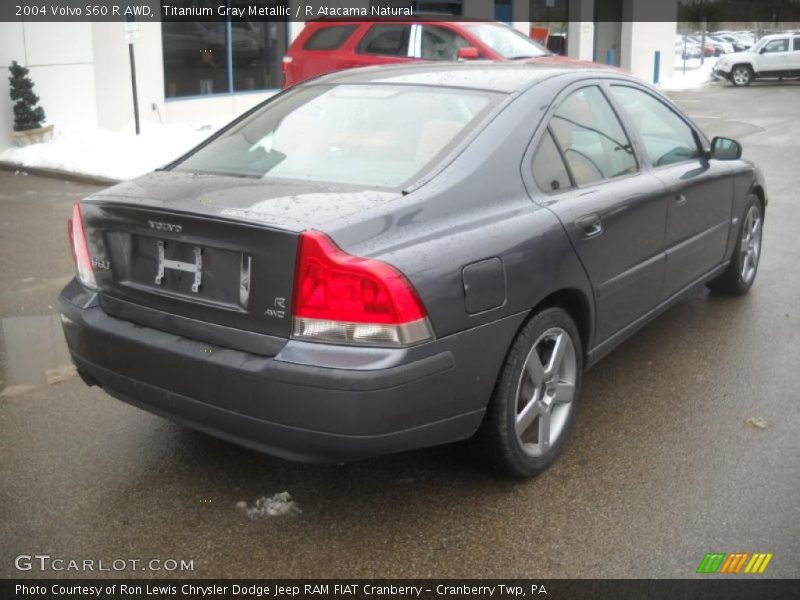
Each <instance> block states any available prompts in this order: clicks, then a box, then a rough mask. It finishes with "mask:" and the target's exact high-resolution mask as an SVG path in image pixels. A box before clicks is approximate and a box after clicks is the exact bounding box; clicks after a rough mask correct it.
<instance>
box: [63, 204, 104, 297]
mask: <svg viewBox="0 0 800 600" xmlns="http://www.w3.org/2000/svg"><path fill="white" fill-rule="evenodd" d="M67 232H68V234H69V245H70V247H71V248H72V260H73V261H74V262H75V270H76V271H77V273H78V279H80V281H81V283H83V285H85V286H87V287H90V288H93V289H94V288H96V287H97V283H96V282H95V279H94V271H93V270H92V257H91V255H90V254H89V246H88V244H87V243H86V232H85V231H84V229H83V219H82V218H81V205H80V202H76V203H75V206H73V207H72V218H70V219H69V221H67Z"/></svg>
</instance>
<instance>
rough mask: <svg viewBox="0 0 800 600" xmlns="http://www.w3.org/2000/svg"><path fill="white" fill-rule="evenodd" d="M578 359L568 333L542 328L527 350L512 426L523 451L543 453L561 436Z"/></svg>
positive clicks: (530, 453)
mask: <svg viewBox="0 0 800 600" xmlns="http://www.w3.org/2000/svg"><path fill="white" fill-rule="evenodd" d="M577 375H578V360H577V356H576V354H575V345H574V344H573V342H572V338H571V337H570V335H569V334H568V333H567V332H566V331H565V330H564V329H562V328H560V327H553V328H551V329H548V330H547V331H545V332H544V333H543V334H542V335H541V336H540V337H539V339H538V340H536V343H535V344H534V345H533V347H532V348H531V351H530V352H529V353H528V357H527V358H526V359H525V365H524V367H523V369H522V373H521V375H520V379H519V382H518V384H517V393H516V415H515V428H516V435H517V440H518V441H519V443H520V446H521V447H522V449H523V450H524V451H525V453H526V454H529V455H531V456H537V457H538V456H543V455H544V454H546V453H547V452H548V451H549V450H550V448H551V447H552V446H553V445H554V444H555V443H556V441H557V440H558V439H559V437H560V436H561V433H562V431H563V430H564V426H565V425H566V423H567V418H568V417H569V413H570V411H571V410H572V406H573V402H572V401H573V399H574V398H575V383H576V378H577Z"/></svg>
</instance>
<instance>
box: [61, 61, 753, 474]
mask: <svg viewBox="0 0 800 600" xmlns="http://www.w3.org/2000/svg"><path fill="white" fill-rule="evenodd" d="M535 63H536V61H531V62H528V63H483V62H470V63H460V64H459V63H450V64H441V63H439V64H414V65H403V66H396V67H377V68H366V69H356V70H350V71H345V72H341V73H337V74H332V75H327V76H323V77H320V78H317V79H314V80H311V81H308V82H306V83H304V84H302V85H299V86H296V87H294V88H292V89H290V90H287V91H285V92H283V93H281V94H279V95H277V96H275V97H274V98H272V99H270V100H269V101H267V102H265V103H264V104H262V105H260V106H257V107H256V108H254V109H253V110H251V111H249V112H248V113H246V114H244V115H243V116H242V117H240V118H238V119H237V120H236V121H234V122H233V123H231V124H230V125H229V126H227V127H225V128H224V129H222V130H221V131H219V132H218V133H217V134H215V135H214V136H212V137H211V138H210V139H209V140H207V141H206V142H204V143H203V144H201V145H200V146H198V147H197V148H195V149H194V150H192V151H191V152H189V153H188V154H186V155H185V156H183V157H181V158H179V159H178V160H176V161H175V162H174V163H172V164H170V165H168V166H166V167H165V168H163V169H161V170H158V171H156V172H154V173H151V174H148V175H145V176H143V177H140V178H138V179H135V180H132V181H128V182H124V183H121V184H119V185H116V186H114V187H112V188H110V189H108V190H105V191H102V192H100V193H98V194H95V195H93V196H91V197H89V198H86V199H85V200H83V201H81V202H79V203H78V204H76V206H75V207H74V210H73V214H72V218H71V220H70V223H69V232H70V241H71V244H72V248H73V254H74V258H75V263H76V270H77V275H76V277H75V278H74V279H73V280H72V282H70V283H69V285H67V287H66V288H65V289H64V290H63V292H62V294H61V297H60V310H61V313H62V321H63V325H64V331H65V334H66V338H67V342H68V345H69V349H70V352H71V354H72V358H73V360H74V362H75V364H76V366H77V368H78V372H79V373H80V375H81V377H82V378H83V379H84V381H85V382H86V383H88V384H90V385H99V386H102V388H103V389H105V390H106V391H107V392H108V393H109V394H111V395H112V396H115V397H117V398H119V399H121V400H124V401H125V402H128V403H130V404H133V405H135V406H138V407H141V408H143V409H146V410H148V411H151V412H153V413H156V414H158V415H162V416H164V417H167V418H170V419H173V420H175V421H178V422H180V423H183V424H185V425H187V426H189V427H193V428H196V429H198V430H201V431H204V432H207V433H209V434H212V435H215V436H218V437H220V438H223V439H226V440H230V441H232V442H235V443H239V444H242V445H245V446H249V447H251V448H254V449H257V450H259V451H263V452H267V453H270V454H273V455H276V456H280V457H284V458H289V459H295V460H304V461H324V462H343V461H349V460H356V459H360V458H365V457H369V456H374V455H379V454H384V453H389V452H397V451H402V450H408V449H412V448H420V447H424V446H431V445H435V444H443V443H448V442H453V441H456V440H463V439H466V438H471V437H474V438H475V439H474V443H476V444H479V445H480V448H481V453H482V455H483V456H485V457H486V458H488V459H490V460H491V461H492V462H493V463H494V464H495V465H497V466H498V467H499V468H501V469H502V470H504V471H505V472H507V473H509V474H511V475H513V476H517V477H528V476H532V475H535V474H537V473H539V472H541V471H542V470H543V469H545V468H547V467H548V466H549V465H550V464H551V463H552V462H553V460H554V458H555V457H556V456H557V455H558V453H559V451H560V450H561V449H562V448H563V446H564V443H565V440H566V439H567V436H568V433H569V430H570V426H571V424H572V421H573V420H574V417H575V413H576V409H577V404H578V400H579V397H580V390H581V376H582V373H583V372H584V370H585V369H586V368H588V367H589V366H591V365H593V364H594V363H596V362H597V361H598V360H599V359H600V358H601V357H602V356H603V355H604V354H606V353H607V352H608V351H609V350H611V349H612V348H614V347H615V346H616V345H617V344H619V343H620V342H622V341H623V340H625V339H626V338H627V337H628V336H630V335H631V334H633V333H634V332H635V331H636V330H637V329H638V328H640V327H641V326H642V325H643V324H645V323H646V322H648V320H650V319H651V318H653V317H655V316H656V315H658V314H659V313H660V312H662V311H664V310H665V309H666V308H667V307H669V306H670V305H671V304H673V303H675V302H676V301H678V300H679V299H680V298H681V297H682V296H684V295H685V294H686V293H687V292H689V291H690V290H692V288H693V287H694V286H697V285H702V284H707V285H709V286H711V287H712V288H713V289H715V290H718V291H720V292H723V293H730V294H744V293H745V292H747V291H748V289H749V288H750V286H751V285H752V284H753V281H754V279H755V276H756V270H757V268H758V261H759V255H760V251H761V237H762V224H763V221H764V213H765V208H766V204H767V197H766V192H765V185H764V181H763V178H762V176H761V173H760V171H759V170H758V169H757V168H756V167H755V166H754V165H753V164H752V163H750V162H748V161H746V160H743V159H742V158H741V148H740V146H739V144H738V143H737V142H735V141H733V140H729V139H725V138H715V139H714V140H712V141H709V140H708V139H707V138H706V137H705V136H704V135H703V133H702V132H701V131H700V130H699V129H698V128H697V127H696V126H695V125H694V124H693V123H692V122H691V121H690V120H689V119H688V118H687V117H686V116H685V115H684V114H682V113H681V112H680V111H679V110H678V109H677V108H676V107H675V106H674V105H673V104H671V103H670V101H669V100H667V99H666V98H664V97H663V96H662V95H660V94H659V93H658V92H656V91H654V90H653V89H652V88H650V87H649V86H647V85H645V84H643V83H642V82H641V81H639V80H637V79H635V78H633V77H631V76H628V75H626V74H624V73H622V72H620V71H617V70H612V69H601V68H591V67H587V66H586V65H583V66H581V67H580V68H576V66H575V65H568V64H553V62H552V61H550V62H548V63H546V64H542V63H540V64H535Z"/></svg>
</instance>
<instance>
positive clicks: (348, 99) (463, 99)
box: [174, 85, 503, 188]
mask: <svg viewBox="0 0 800 600" xmlns="http://www.w3.org/2000/svg"><path fill="white" fill-rule="evenodd" d="M502 97H503V96H502V95H501V94H496V93H493V92H484V91H479V90H463V89H449V88H440V87H429V86H407V85H399V86H395V85H337V86H326V85H315V86H304V87H300V88H295V89H294V90H292V91H290V92H288V93H286V94H284V95H282V96H281V97H280V98H279V99H277V100H276V101H275V102H270V103H268V104H266V105H265V106H264V107H263V108H261V109H260V110H258V111H256V112H255V113H253V114H252V115H250V116H249V117H247V118H245V119H244V120H242V121H240V122H239V123H236V124H234V125H232V126H231V127H230V128H228V129H227V130H225V131H223V133H222V134H221V135H220V136H219V137H217V138H216V139H214V140H213V141H211V142H210V143H208V144H207V145H205V146H203V147H201V148H199V149H198V150H197V151H195V152H194V153H193V154H191V155H190V156H188V157H187V158H185V159H184V160H183V161H181V162H180V163H178V164H177V165H176V166H175V167H174V168H175V169H176V170H180V171H193V172H208V173H217V174H223V175H236V176H246V177H260V178H266V179H270V178H280V179H298V180H305V181H327V182H332V183H342V184H352V185H364V186H378V187H393V188H394V187H400V186H401V185H402V184H403V183H406V182H408V181H409V180H411V179H412V178H414V177H415V176H416V175H417V174H419V173H420V172H421V171H422V170H424V169H425V168H426V167H428V166H429V165H433V164H436V163H437V162H439V161H440V160H441V159H442V158H443V157H444V155H445V154H446V153H447V152H448V151H449V150H451V149H452V148H453V147H454V146H455V145H456V144H458V142H459V141H460V140H461V139H463V138H464V136H465V135H466V134H467V133H468V132H469V131H470V130H471V129H472V128H474V127H475V126H476V125H477V124H478V123H479V122H480V121H481V120H482V119H483V117H484V116H485V115H486V114H487V113H488V112H489V111H490V110H491V109H492V107H493V106H495V105H496V104H497V103H498V102H499V101H500V100H501V98H502Z"/></svg>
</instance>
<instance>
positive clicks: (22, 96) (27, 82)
mask: <svg viewBox="0 0 800 600" xmlns="http://www.w3.org/2000/svg"><path fill="white" fill-rule="evenodd" d="M8 70H9V71H10V72H11V77H9V78H8V81H9V83H10V84H11V100H13V101H14V131H27V130H28V129H37V128H39V127H41V126H42V121H44V109H43V108H42V107H41V106H36V104H37V103H38V102H39V96H37V95H36V94H34V93H33V81H31V78H30V77H28V69H26V68H25V67H23V66H22V65H20V64H17V61H13V62H12V63H11V66H10V67H9V68H8Z"/></svg>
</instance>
